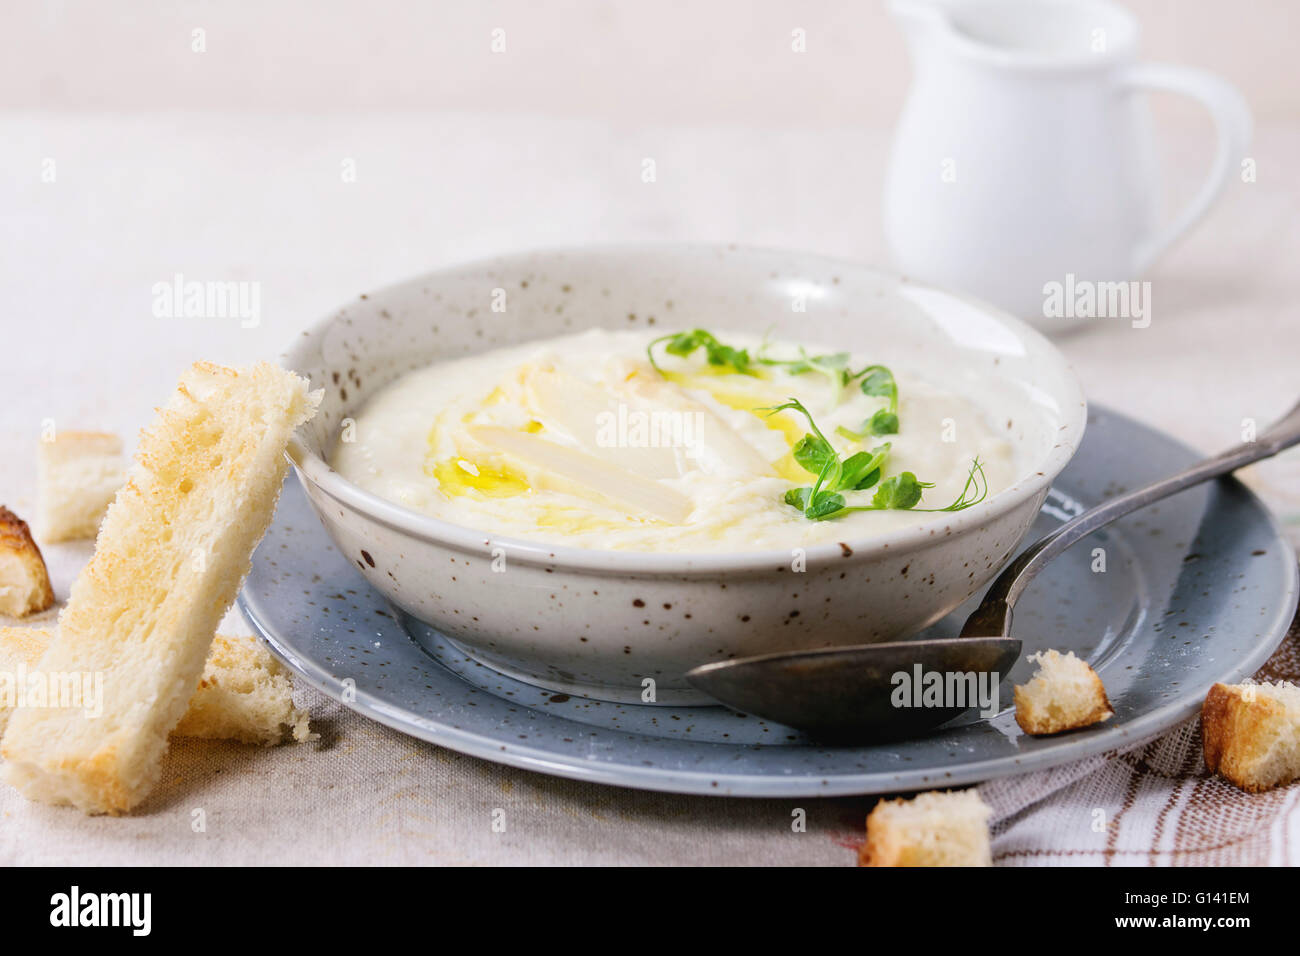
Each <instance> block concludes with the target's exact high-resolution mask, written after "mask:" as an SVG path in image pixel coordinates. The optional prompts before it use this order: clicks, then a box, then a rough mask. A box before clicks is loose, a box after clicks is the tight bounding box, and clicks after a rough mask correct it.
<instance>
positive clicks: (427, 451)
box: [332, 329, 1018, 552]
mask: <svg viewBox="0 0 1300 956" xmlns="http://www.w3.org/2000/svg"><path fill="white" fill-rule="evenodd" d="M715 334H716V335H717V338H718V340H720V341H721V342H722V343H724V344H726V345H730V346H734V347H736V348H745V349H746V350H747V351H748V354H749V357H750V368H751V369H752V371H753V373H754V374H741V373H738V372H736V371H734V370H733V369H732V368H731V367H730V366H723V367H715V366H711V365H710V364H709V363H708V361H707V360H706V358H705V355H704V350H703V349H700V350H698V351H696V352H694V353H693V354H691V355H690V356H687V357H680V356H675V355H669V354H667V353H666V352H665V351H664V345H663V344H662V343H661V344H660V345H658V346H657V347H656V349H655V352H654V355H655V364H651V362H650V361H649V360H648V358H647V354H646V347H647V345H648V344H649V343H650V342H651V340H652V339H654V338H655V337H656V336H655V335H653V334H647V333H641V332H611V331H605V330H601V329H594V330H592V331H589V332H584V333H582V334H579V335H572V336H566V337H563V338H555V339H548V340H544V341H537V342H530V343H528V344H526V345H521V346H517V347H512V348H505V349H498V350H495V351H492V352H487V353H484V354H481V355H474V356H471V357H469V358H463V359H457V360H455V361H449V362H442V363H438V364H435V365H432V366H430V367H428V368H424V369H420V370H417V371H414V372H411V373H408V374H406V375H404V376H402V377H401V378H399V379H398V380H396V381H395V382H393V383H392V384H390V385H388V386H387V387H385V388H384V389H383V390H382V391H380V392H378V393H376V394H375V395H374V396H373V397H372V398H371V399H370V400H369V401H368V402H367V403H366V405H365V406H364V407H363V408H362V409H361V410H360V412H359V413H358V414H357V415H356V416H355V419H354V420H355V426H354V428H353V429H352V431H351V434H349V435H347V436H344V440H340V441H339V442H338V444H337V445H336V448H335V450H334V455H333V461H332V464H333V466H334V467H335V468H336V469H337V470H338V471H339V472H340V473H341V474H342V475H343V476H344V477H345V478H347V479H348V480H349V481H352V482H354V483H355V484H357V485H360V486H361V487H362V488H365V489H367V490H369V491H371V492H373V493H375V494H377V495H379V496H380V497H382V498H386V499H388V500H390V501H394V502H397V503H398V504H401V505H405V506H406V507H408V508H412V509H414V510H416V511H421V512H424V513H425V514H429V515H433V516H435V517H438V518H441V519H444V520H446V521H450V522H454V523H455V524H458V525H463V526H466V527H469V528H474V529H476V530H480V531H483V532H486V533H489V534H494V535H508V536H515V537H521V538H532V539H537V540H541V541H546V542H551V543H556V544H563V545H569V546H574V547H582V548H597V549H611V550H620V551H668V552H673V551H715V552H716V551H752V550H756V549H767V548H793V547H800V546H806V545H809V544H815V543H821V542H833V541H851V540H858V539H862V538H867V537H870V536H872V535H876V534H880V533H882V532H885V531H890V530H894V529H898V528H905V527H909V526H918V525H920V524H922V523H926V522H931V521H939V522H942V521H943V520H944V518H945V514H943V513H942V512H940V513H935V512H923V511H920V510H898V509H885V510H865V511H851V512H844V513H842V514H840V515H839V516H838V517H834V518H831V519H828V520H810V519H809V518H808V517H806V516H805V514H804V513H803V512H802V511H801V510H800V509H799V508H797V507H795V506H792V505H790V504H787V503H786V500H785V498H786V494H787V492H788V491H789V490H790V489H791V488H795V487H798V486H805V487H806V486H811V485H813V484H814V482H815V481H816V480H817V476H816V475H814V474H811V473H810V472H809V471H807V470H805V469H804V468H803V467H801V466H800V464H799V463H797V462H796V460H795V458H794V456H793V455H792V448H793V447H794V446H795V444H796V443H797V442H798V441H799V440H800V439H801V438H802V437H803V436H804V435H805V434H807V433H808V432H809V431H810V428H809V425H808V422H807V420H806V419H805V417H804V416H803V415H801V414H799V413H798V412H797V411H795V410H786V411H781V412H778V413H776V414H771V413H769V412H767V411H765V410H763V409H764V408H766V407H771V406H775V405H779V404H781V403H783V402H785V401H786V400H787V399H788V398H790V397H794V398H797V399H798V400H799V401H800V402H801V403H802V404H803V405H804V407H805V408H806V409H807V410H808V412H809V413H811V415H812V418H813V420H814V421H815V422H816V425H817V426H818V428H819V429H820V431H821V432H822V434H823V435H824V436H825V437H826V439H827V440H828V441H829V443H830V444H831V446H832V447H833V448H834V450H835V451H836V452H837V453H838V455H839V456H840V457H841V458H842V459H848V458H849V456H851V455H853V454H854V453H856V452H860V451H871V450H873V449H876V448H878V447H880V446H881V445H883V444H884V443H885V442H888V443H889V446H890V447H889V452H888V455H887V457H886V458H885V459H884V463H883V468H882V470H881V479H880V481H876V482H875V483H874V484H873V486H871V487H868V488H866V489H865V490H845V491H843V492H842V495H843V498H844V501H845V504H846V505H847V506H869V505H871V504H872V502H873V500H874V499H875V496H876V493H877V492H878V491H879V489H880V484H881V481H887V480H888V479H889V478H890V477H891V476H898V475H901V474H902V473H904V472H912V473H913V474H914V475H915V477H916V478H917V479H918V480H919V481H923V482H931V483H933V487H929V488H925V489H924V492H923V497H922V499H921V501H920V502H919V503H918V504H917V505H916V506H915V508H916V509H921V508H943V507H945V506H948V505H950V504H952V503H953V502H954V501H956V500H958V499H959V497H960V496H961V495H962V494H963V490H964V489H965V490H966V491H967V497H968V499H969V498H970V497H973V496H978V492H979V491H982V483H981V484H980V487H979V488H976V489H973V490H972V489H970V488H968V485H967V483H968V479H969V478H970V476H971V465H972V461H973V460H974V459H975V458H976V457H977V456H978V459H979V461H980V463H981V464H982V468H983V478H984V479H985V480H986V481H987V484H988V494H990V495H992V494H996V493H997V492H998V491H999V490H1001V489H1003V488H1006V487H1007V486H1008V485H1009V484H1011V482H1012V481H1014V479H1015V478H1016V477H1017V474H1018V473H1017V468H1016V460H1015V454H1014V449H1013V448H1012V447H1011V445H1010V443H1009V442H1008V441H1007V440H1006V439H1004V438H1003V437H1001V436H1000V435H999V434H998V431H997V429H996V428H995V426H994V424H993V423H992V422H990V421H989V420H988V418H989V416H988V413H987V411H986V410H985V409H982V408H981V407H980V406H979V405H978V404H977V403H976V402H975V401H972V400H971V399H970V398H968V397H964V396H962V395H958V394H954V393H952V392H951V391H948V390H946V389H945V388H943V387H940V386H939V385H937V384H936V383H935V382H934V381H932V380H927V379H926V378H921V377H917V376H915V375H914V374H912V373H910V372H908V371H907V370H903V369H897V368H895V369H892V370H891V371H892V372H893V374H894V377H895V381H896V383H897V391H898V403H897V415H898V431H897V433H895V434H881V435H865V436H864V437H863V438H861V439H858V438H854V437H851V436H849V435H848V434H847V432H852V433H856V434H862V433H863V427H864V423H865V422H867V421H868V420H869V419H871V418H872V416H873V415H874V414H875V413H876V412H877V411H879V410H881V409H886V406H887V405H888V403H889V398H888V397H886V396H879V395H868V394H864V392H863V389H862V388H861V381H862V378H861V377H859V378H856V379H854V380H852V381H851V382H850V383H849V384H848V385H847V386H844V385H842V384H840V383H837V381H836V378H837V376H835V375H834V374H833V373H832V374H825V373H823V372H820V371H816V370H812V371H804V372H803V373H802V374H799V373H797V368H796V367H794V366H788V365H771V364H764V363H762V362H760V361H758V358H759V356H763V357H767V358H773V359H794V358H798V357H799V355H800V346H799V345H797V344H793V343H785V342H775V343H767V344H766V345H764V343H762V342H761V341H760V340H759V339H757V338H754V337H752V336H746V335H742V334H740V333H733V332H730V331H723V330H718V331H716V333H715ZM804 348H805V349H806V354H808V355H825V354H827V353H830V352H832V351H833V350H830V349H825V348H813V347H812V346H811V345H805V346H804ZM871 361H872V359H871V357H870V356H865V355H853V356H852V357H851V358H850V359H849V361H848V362H847V368H848V370H849V371H850V373H851V374H852V373H856V372H860V371H861V370H862V369H864V368H865V367H866V366H868V365H870V364H871ZM656 364H657V366H658V368H656V367H655V365H656ZM936 373H937V374H936V376H934V377H940V376H942V374H943V370H942V369H938V370H936Z"/></svg>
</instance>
